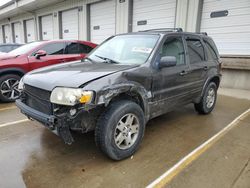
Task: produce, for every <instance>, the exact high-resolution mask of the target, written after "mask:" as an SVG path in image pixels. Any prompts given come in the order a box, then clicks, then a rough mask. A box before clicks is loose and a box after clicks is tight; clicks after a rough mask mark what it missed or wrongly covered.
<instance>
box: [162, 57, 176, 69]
mask: <svg viewBox="0 0 250 188" xmlns="http://www.w3.org/2000/svg"><path fill="white" fill-rule="evenodd" d="M176 63H177V60H176V57H175V56H163V57H161V59H160V63H159V68H160V69H161V68H164V67H173V66H176Z"/></svg>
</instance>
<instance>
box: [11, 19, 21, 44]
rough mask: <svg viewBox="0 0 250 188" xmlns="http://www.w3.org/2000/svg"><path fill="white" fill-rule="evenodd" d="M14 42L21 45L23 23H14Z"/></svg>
mask: <svg viewBox="0 0 250 188" xmlns="http://www.w3.org/2000/svg"><path fill="white" fill-rule="evenodd" d="M13 42H15V43H21V42H22V41H21V23H20V22H16V23H13Z"/></svg>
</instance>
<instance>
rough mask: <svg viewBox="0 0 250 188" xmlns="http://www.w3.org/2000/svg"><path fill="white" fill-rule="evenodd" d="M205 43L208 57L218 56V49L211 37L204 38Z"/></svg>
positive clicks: (214, 57) (213, 58) (216, 57)
mask: <svg viewBox="0 0 250 188" xmlns="http://www.w3.org/2000/svg"><path fill="white" fill-rule="evenodd" d="M204 42H205V45H206V47H207V49H208V53H209V54H208V58H209V59H212V60H215V59H218V58H219V54H218V50H217V48H216V46H215V44H214V42H213V41H212V40H211V39H204Z"/></svg>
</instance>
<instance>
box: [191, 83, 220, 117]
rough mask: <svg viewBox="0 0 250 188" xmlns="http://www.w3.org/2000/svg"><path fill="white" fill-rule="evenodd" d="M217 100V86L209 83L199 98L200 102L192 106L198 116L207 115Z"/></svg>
mask: <svg viewBox="0 0 250 188" xmlns="http://www.w3.org/2000/svg"><path fill="white" fill-rule="evenodd" d="M216 99H217V86H216V84H215V83H214V82H210V83H209V84H208V85H207V87H206V89H205V92H204V94H203V96H202V98H201V101H200V102H199V103H197V104H194V107H195V110H196V111H197V112H198V113H200V114H209V113H210V112H212V110H213V109H214V106H215V103H216Z"/></svg>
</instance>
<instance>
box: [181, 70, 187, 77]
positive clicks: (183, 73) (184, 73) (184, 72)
mask: <svg viewBox="0 0 250 188" xmlns="http://www.w3.org/2000/svg"><path fill="white" fill-rule="evenodd" d="M188 73H189V72H188V71H186V70H183V71H181V72H180V75H181V76H184V75H186V74H188Z"/></svg>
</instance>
